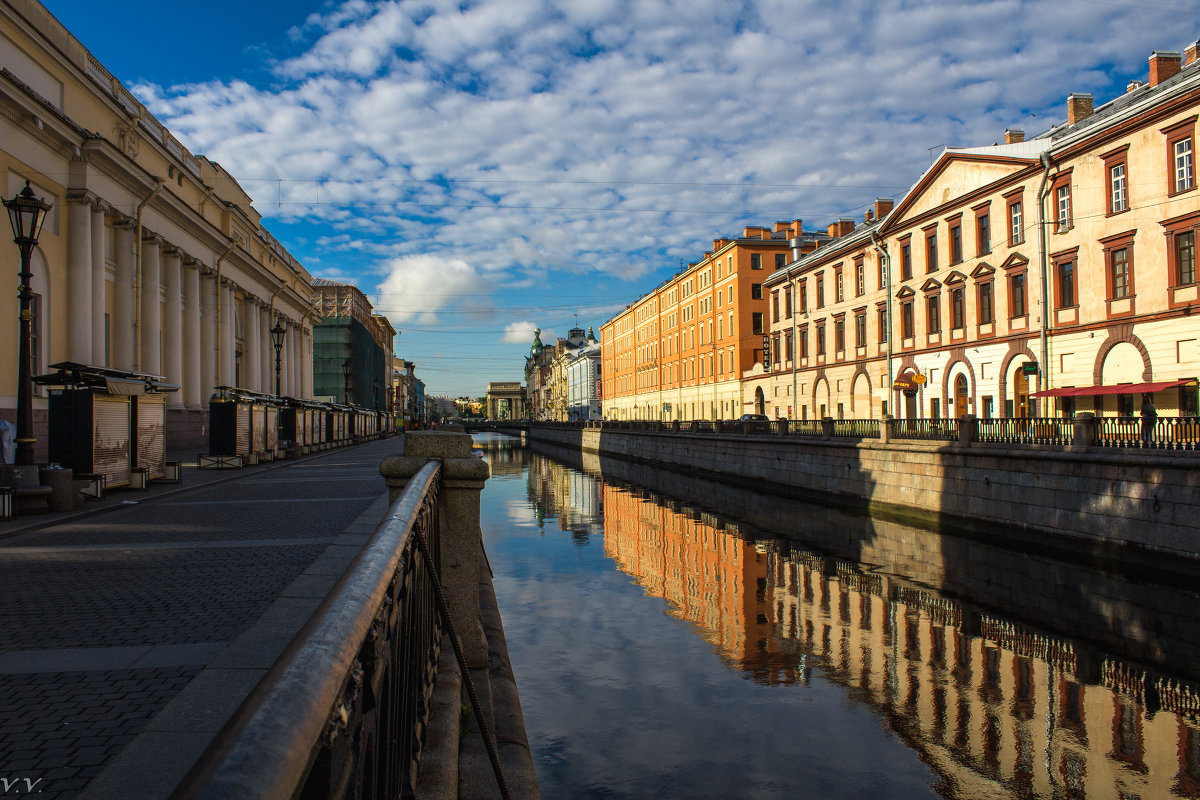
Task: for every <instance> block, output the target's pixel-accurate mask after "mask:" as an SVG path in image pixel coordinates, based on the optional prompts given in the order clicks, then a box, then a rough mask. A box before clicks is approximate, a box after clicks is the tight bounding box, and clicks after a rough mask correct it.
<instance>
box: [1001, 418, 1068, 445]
mask: <svg viewBox="0 0 1200 800" xmlns="http://www.w3.org/2000/svg"><path fill="white" fill-rule="evenodd" d="M977 424H978V426H979V441H980V442H983V443H985V444H1046V445H1059V446H1066V445H1069V444H1071V443H1072V442H1073V441H1074V429H1075V424H1074V421H1073V420H1071V419H1064V418H1059V417H1051V418H1045V417H1013V418H1009V419H981V420H977Z"/></svg>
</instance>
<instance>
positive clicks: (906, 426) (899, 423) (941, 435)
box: [890, 418, 958, 442]
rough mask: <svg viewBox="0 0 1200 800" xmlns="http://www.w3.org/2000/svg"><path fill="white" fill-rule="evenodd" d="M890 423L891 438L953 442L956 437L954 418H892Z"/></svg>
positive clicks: (956, 427) (956, 423)
mask: <svg viewBox="0 0 1200 800" xmlns="http://www.w3.org/2000/svg"><path fill="white" fill-rule="evenodd" d="M890 425H891V431H890V435H891V438H893V439H917V440H922V441H932V442H953V441H955V440H957V439H958V420H956V419H945V418H937V419H894V420H892V421H891V423H890Z"/></svg>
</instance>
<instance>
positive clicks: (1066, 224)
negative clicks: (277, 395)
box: [1050, 167, 1075, 234]
mask: <svg viewBox="0 0 1200 800" xmlns="http://www.w3.org/2000/svg"><path fill="white" fill-rule="evenodd" d="M1071 171H1072V168H1070V167H1068V168H1067V169H1064V170H1062V171H1061V172H1059V173H1058V174H1057V175H1055V176H1054V180H1053V181H1052V182H1051V184H1050V197H1051V198H1053V202H1054V206H1053V208H1054V216H1053V218H1052V219H1051V222H1052V224H1053V226H1054V233H1055V234H1064V233H1068V232H1070V230H1071V229H1072V228H1073V227H1075V207H1074V199H1073V197H1072V195H1073V194H1074V193H1073V192H1072V191H1071ZM1064 200H1065V201H1066V202H1065V204H1064ZM1064 205H1065V208H1064Z"/></svg>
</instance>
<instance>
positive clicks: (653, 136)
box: [43, 0, 1200, 397]
mask: <svg viewBox="0 0 1200 800" xmlns="http://www.w3.org/2000/svg"><path fill="white" fill-rule="evenodd" d="M43 2H44V4H45V5H46V7H47V8H48V9H49V10H50V11H51V13H53V14H54V15H55V16H56V17H57V18H58V19H59V20H60V21H61V22H62V23H63V24H64V25H66V27H67V28H68V30H70V31H71V33H72V34H73V35H74V36H75V37H76V38H77V39H79V40H80V41H81V42H82V43H83V45H84V46H85V47H86V48H87V49H88V50H90V51H91V52H92V54H93V55H94V56H95V57H96V58H97V59H98V60H99V61H100V62H101V63H102V64H104V66H105V67H106V68H108V70H109V71H110V72H112V73H113V74H114V75H115V76H116V77H117V78H119V79H120V80H121V81H122V82H123V83H124V84H125V85H126V86H127V87H128V88H129V89H130V90H131V91H132V92H133V93H134V94H135V95H136V96H137V97H138V98H139V99H140V100H141V101H142V102H143V103H144V104H145V105H146V106H147V107H148V108H149V109H150V110H151V112H152V113H153V114H154V115H155V116H156V117H157V118H158V119H159V120H160V121H161V122H162V123H164V124H165V125H166V126H167V127H168V128H170V129H171V131H172V133H174V134H175V136H176V137H177V138H178V139H179V140H180V141H181V142H183V144H184V145H185V146H186V147H187V148H188V149H189V150H191V151H192V152H193V153H197V154H202V155H204V156H206V157H207V158H209V159H211V160H213V161H216V162H217V163H219V164H221V165H222V166H223V167H224V168H225V169H226V170H228V171H229V172H230V173H232V174H233V175H234V176H235V177H236V178H237V180H238V182H239V183H240V184H241V185H242V187H243V188H244V189H245V190H246V191H247V193H248V194H249V195H250V196H251V197H252V198H253V199H254V207H255V208H256V209H257V210H258V211H259V212H260V213H261V214H262V215H263V218H264V219H263V224H264V225H265V226H266V228H267V229H268V230H269V231H270V232H271V233H272V234H273V235H274V236H275V237H276V238H277V239H279V241H280V242H281V243H283V245H284V246H285V247H287V248H288V250H289V251H290V252H291V253H292V254H293V255H294V256H295V257H296V258H297V259H298V260H299V261H300V262H301V263H302V264H303V265H304V266H305V268H306V269H308V271H309V272H310V273H311V274H312V275H313V276H314V277H320V278H331V279H335V280H345V281H349V282H352V283H354V284H355V285H356V286H358V287H359V288H360V289H361V290H362V291H363V292H364V293H365V294H366V295H367V297H368V298H369V299H370V300H371V302H372V303H373V304H374V306H375V310H376V313H381V314H385V315H386V316H387V317H388V319H389V320H390V321H391V323H392V325H393V327H395V328H396V329H397V330H399V331H400V332H401V333H400V335H399V336H398V337H397V340H396V346H395V352H396V354H397V355H400V356H402V357H404V358H406V359H409V360H411V361H414V362H415V363H416V374H417V376H418V377H419V378H421V379H422V380H424V381H425V384H426V392H427V393H428V394H431V395H448V396H460V395H468V396H471V397H476V396H480V395H482V394H483V393H484V392H485V391H486V387H487V383H488V382H489V381H513V380H522V379H523V375H524V364H525V356H526V355H528V353H529V347H530V344H531V342H532V338H533V330H534V328H541V330H542V340H543V341H544V342H547V343H549V342H552V341H553V340H554V338H555V337H558V336H565V335H566V334H567V331H568V330H569V329H570V328H572V327H574V326H576V325H578V326H579V327H580V328H582V329H584V330H587V328H589V327H592V328H594V329H595V332H596V335H597V336H599V335H600V326H601V325H602V324H603V323H604V322H605V321H607V320H608V319H610V318H611V317H612V316H613V315H614V314H616V313H617V312H618V311H620V310H622V309H623V308H624V307H625V305H627V304H628V303H631V302H633V301H635V300H636V299H637V298H638V297H640V296H641V295H643V294H645V293H646V292H648V291H650V290H651V289H653V288H654V287H655V286H657V285H658V284H659V283H661V282H662V281H664V280H666V279H667V278H669V277H670V276H671V275H672V274H674V273H675V272H677V271H678V270H679V269H680V267H681V266H683V265H686V264H687V263H690V262H694V261H697V260H699V259H700V258H701V257H702V256H703V254H704V252H705V251H706V250H708V249H710V248H711V245H712V240H713V239H716V238H721V237H729V236H736V235H739V234H740V232H741V230H742V228H743V227H744V226H747V225H768V226H769V225H771V224H772V223H774V222H775V221H783V220H792V219H803V220H804V221H805V229H806V230H810V229H811V230H824V229H825V227H826V226H827V225H828V224H829V223H830V222H832V221H834V220H835V219H837V218H838V217H842V216H851V217H854V218H856V219H857V220H859V221H861V220H862V215H863V212H864V211H865V210H866V209H867V208H869V207H870V205H871V203H872V202H873V201H874V199H875V198H877V197H893V198H896V199H897V200H898V199H899V198H900V197H901V196H902V195H903V194H904V193H905V192H906V191H907V190H908V189H909V188H910V187H911V186H912V185H913V184H914V183H915V182H916V180H917V179H918V178H919V176H920V175H921V173H922V172H923V171H924V170H925V169H926V168H927V167H928V166H929V164H930V163H931V161H932V159H933V158H934V157H936V155H937V154H938V153H939V152H940V151H941V150H942V148H943V147H947V146H949V147H973V146H980V145H989V144H993V143H995V142H998V141H1002V139H1003V135H1004V130H1005V128H1020V129H1022V130H1024V131H1025V133H1026V136H1027V138H1032V137H1033V136H1036V135H1037V134H1039V133H1042V132H1043V131H1045V130H1047V129H1048V128H1050V127H1051V126H1052V125H1054V124H1057V123H1060V122H1062V121H1063V120H1064V119H1065V117H1066V98H1067V95H1068V94H1069V93H1071V92H1091V93H1092V94H1093V95H1094V97H1095V102H1096V105H1100V104H1101V103H1103V102H1106V101H1108V100H1110V99H1112V98H1113V97H1116V96H1117V95H1119V94H1121V93H1122V92H1123V91H1124V90H1125V86H1126V84H1127V83H1128V82H1129V81H1130V80H1132V79H1141V80H1145V79H1146V73H1147V59H1148V58H1149V56H1150V53H1151V51H1153V50H1179V51H1182V50H1183V49H1184V47H1186V46H1187V44H1189V43H1190V42H1193V41H1195V40H1196V39H1197V38H1198V37H1200V22H1197V20H1198V19H1200V18H1198V16H1197V14H1196V10H1197V7H1198V6H1200V1H1198V0H979V1H978V2H965V1H964V0H876V1H874V2H873V1H872V0H744V1H743V2H728V1H725V0H632V1H630V0H553V1H551V0H397V1H395V2H382V1H373V0H327V1H326V2H313V0H288V1H287V2H282V1H281V0H253V2H244V1H243V2H236V3H235V2H233V1H232V0H210V1H209V2H204V3H192V2H187V0H178V1H177V2H172V3H164V2H162V0H126V2H123V3H122V4H121V9H122V12H123V13H122V14H120V15H115V14H113V13H112V9H111V8H110V7H108V6H106V5H105V4H103V3H96V2H95V0H86V1H85V0H43ZM134 21H136V23H135V22H134Z"/></svg>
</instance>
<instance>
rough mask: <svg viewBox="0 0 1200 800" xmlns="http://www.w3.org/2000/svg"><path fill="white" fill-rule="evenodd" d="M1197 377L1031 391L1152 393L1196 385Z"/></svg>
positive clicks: (1066, 394)
mask: <svg viewBox="0 0 1200 800" xmlns="http://www.w3.org/2000/svg"><path fill="white" fill-rule="evenodd" d="M1195 385H1196V379H1195V378H1184V379H1182V380H1176V381H1154V382H1152V383H1116V384H1112V385H1110V386H1070V387H1066V388H1063V389H1044V390H1042V391H1040V392H1031V393H1030V395H1029V396H1030V397H1093V396H1095V395H1101V394H1152V393H1154V392H1161V391H1162V390H1163V389H1172V388H1174V387H1176V386H1195Z"/></svg>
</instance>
